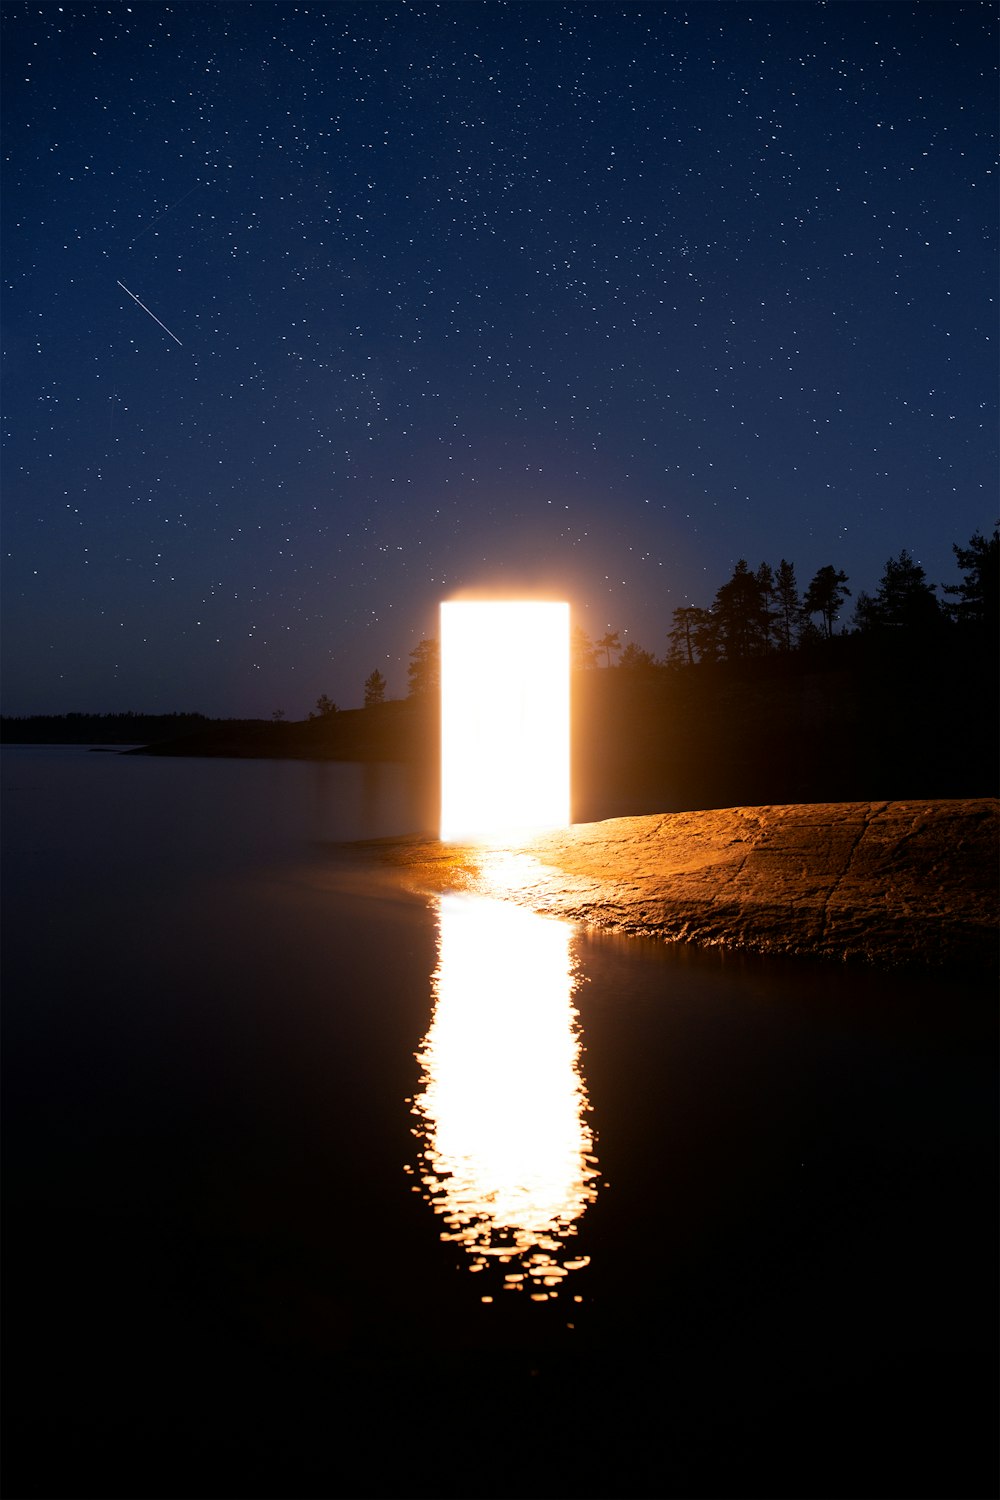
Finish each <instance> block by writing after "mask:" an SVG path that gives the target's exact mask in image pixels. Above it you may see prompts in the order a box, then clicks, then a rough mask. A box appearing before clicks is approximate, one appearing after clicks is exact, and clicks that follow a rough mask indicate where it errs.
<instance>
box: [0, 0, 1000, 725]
mask: <svg viewBox="0 0 1000 1500" xmlns="http://www.w3.org/2000/svg"><path fill="white" fill-rule="evenodd" d="M2 26H3V50H2V92H0V108H2V114H3V120H2V124H3V143H4V156H3V200H2V202H3V219H2V234H3V242H2V249H3V263H2V271H3V303H2V319H3V357H4V376H5V379H4V398H3V418H4V450H3V475H2V477H3V529H2V547H3V581H4V587H3V611H4V655H3V707H4V711H5V712H7V713H13V714H23V713H35V712H62V711H70V710H80V711H93V712H102V711H103V712H111V711H121V710H125V709H134V710H136V711H141V712H169V711H174V710H177V711H181V710H184V711H187V710H198V711H201V712H203V713H207V714H210V715H213V716H215V715H248V716H255V715H260V716H265V717H266V716H269V715H270V714H271V712H272V711H273V710H274V709H275V708H278V707H281V708H283V709H284V710H285V711H286V713H287V715H288V717H290V718H302V717H305V715H306V713H307V712H308V711H309V710H310V709H311V708H312V707H313V705H314V703H315V700H316V698H317V696H318V695H319V694H320V693H327V694H328V695H329V696H330V697H332V698H333V699H334V700H335V701H336V702H337V703H338V704H339V705H340V706H341V707H355V706H358V705H359V704H360V703H361V701H362V696H363V683H364V679H365V677H366V676H367V675H368V673H369V672H371V671H372V670H373V669H374V668H376V667H377V668H379V670H381V671H382V673H383V674H384V675H385V677H386V678H387V680H388V687H389V695H390V696H403V695H404V694H405V692H406V685H407V678H406V666H407V662H408V658H409V653H410V651H411V650H412V649H413V647H414V646H415V645H416V644H417V642H418V641H419V640H421V639H422V638H423V637H425V636H427V635H431V634H434V633H435V632H436V617H437V604H438V602H439V601H440V600H441V599H442V598H447V597H450V596H453V595H455V594H456V593H458V592H460V591H463V590H474V589H486V590H490V591H492V592H499V593H501V594H514V593H517V592H520V591H521V590H527V591H530V592H535V593H537V592H543V593H547V594H549V595H550V596H551V597H554V598H568V599H569V600H570V602H571V604H572V606H573V611H574V620H575V622H577V623H579V624H581V625H582V626H583V628H584V629H585V630H586V631H587V632H588V634H590V635H591V636H598V635H601V634H603V633H604V631H605V630H607V629H608V628H614V629H617V630H619V631H620V632H621V634H622V639H623V640H624V641H629V640H631V641H635V642H636V643H637V644H639V645H641V646H643V647H645V648H646V649H647V650H650V651H653V652H654V653H655V654H656V655H662V654H663V653H664V652H665V650H666V644H667V642H666V637H667V631H668V630H669V628H670V620H671V614H672V611H673V610H674V609H675V608H677V607H678V606H680V605H684V604H701V605H705V606H707V605H708V604H710V603H711V601H712V598H713V596H714V594H715V591H716V589H717V588H718V587H719V586H720V585H721V584H722V583H724V582H725V581H726V579H727V578H728V577H729V576H730V574H731V572H732V569H733V566H734V565H735V563H736V561H737V560H738V559H739V558H740V557H746V558H747V559H748V561H749V562H750V565H751V566H752V567H756V566H757V564H758V563H759V562H761V561H762V560H767V561H769V562H771V563H772V564H774V565H776V564H777V563H778V562H779V561H780V559H781V558H783V557H784V558H787V559H788V560H789V561H791V562H793V563H794V565H795V568H796V573H797V576H798V580H799V584H800V587H802V588H803V590H804V588H805V586H806V585H807V584H808V582H809V580H810V578H811V577H812V576H813V574H814V573H815V572H816V570H817V569H818V568H820V567H822V566H824V565H826V564H828V563H829V564H833V565H834V566H836V567H837V568H842V569H844V570H845V571H846V572H847V574H848V575H849V579H850V583H849V587H851V589H852V590H853V592H854V595H855V597H856V595H857V592H858V590H859V589H867V590H869V591H873V590H874V588H875V586H876V585H877V582H878V579H879V577H880V575H881V572H882V569H883V567H884V564H885V561H886V559H887V558H889V557H891V556H895V555H896V554H898V552H899V551H900V549H901V548H904V547H906V548H908V549H909V550H910V552H911V553H912V555H913V556H914V557H915V558H916V559H917V561H919V562H920V563H921V565H922V566H923V567H924V568H925V569H926V572H927V576H928V579H929V580H930V581H932V582H936V583H953V582H957V581H958V578H959V577H960V575H959V573H958V571H957V568H956V565H955V560H954V556H953V554H952V550H951V549H952V544H953V543H954V542H959V543H961V544H963V545H964V544H965V543H966V542H967V541H968V539H969V537H970V536H971V535H972V534H973V532H974V531H976V530H977V529H978V530H982V531H984V532H986V533H988V532H989V531H991V530H992V527H993V525H994V523H995V521H996V519H997V512H998V510H1000V501H998V499H997V478H998V474H997V451H996V449H997V443H996V438H997V411H996V397H997V354H996V332H997V318H996V304H995V297H996V291H997V222H996V221H997V166H996V154H997V141H996V119H997V71H996V58H997V45H996V42H997V37H996V10H995V7H994V6H993V5H991V4H978V3H974V4H965V3H958V0H956V3H943V4H938V3H933V0H918V3H916V4H909V3H891V4H883V3H865V0H857V3H837V0H834V3H828V4H823V3H811V0H801V3H798V0H796V3H780V0H779V3H771V4H757V3H754V0H747V3H738V4H729V3H725V0H723V3H701V4H672V3H661V4H642V3H639V4H616V3H601V4H575V3H565V4H563V3H547V0H540V3H508V4H504V3H498V0H467V3H459V4H455V3H444V4H437V5H435V4H423V3H415V4H403V3H395V4H379V3H372V4H353V3H345V4H336V3H327V4H305V5H298V4H291V3H278V4H275V3H256V0H248V3H232V4H231V3H209V4H205V3H189V4H183V3H182V4H160V3H155V0H154V3H141V0H136V3H132V4H128V3H124V0H116V3H112V4H107V3H105V4H99V5H90V4H72V3H64V4H58V3H38V0H31V3H21V0H8V3H4V4H3V6H2ZM842 623H849V616H845V617H843V619H842Z"/></svg>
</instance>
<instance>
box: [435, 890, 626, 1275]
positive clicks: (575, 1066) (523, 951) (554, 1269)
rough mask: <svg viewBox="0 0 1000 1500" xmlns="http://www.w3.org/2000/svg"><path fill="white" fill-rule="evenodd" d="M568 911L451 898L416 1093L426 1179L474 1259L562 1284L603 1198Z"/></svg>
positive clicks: (450, 1232)
mask: <svg viewBox="0 0 1000 1500" xmlns="http://www.w3.org/2000/svg"><path fill="white" fill-rule="evenodd" d="M571 935H572V929H571V927H570V925H569V924H568V923H565V922H562V921H559V920H557V919H555V918H551V917H539V916H537V915H536V914H535V913H533V912H529V911H525V910H522V909H521V908H519V907H517V906H514V905H511V904H509V903H507V902H503V901H496V900H493V899H492V898H489V897H484V896H474V895H468V894H462V895H448V896H443V897H441V898H440V901H439V952H438V966H437V970H436V972H435V974H434V979H433V989H434V1013H433V1018H432V1021H431V1026H430V1029H429V1031H428V1033H427V1035H426V1037H425V1038H424V1041H423V1044H422V1046H421V1048H420V1051H419V1052H418V1054H417V1057H418V1060H419V1062H420V1065H421V1069H422V1075H423V1076H422V1080H421V1083H422V1088H421V1091H420V1093H419V1094H418V1095H417V1097H416V1098H415V1100H414V1102H413V1111H414V1114H415V1115H416V1117H417V1119H418V1122H419V1124H418V1128H417V1130H416V1134H417V1136H418V1139H419V1141H420V1148H421V1149H420V1173H421V1179H420V1185H421V1191H422V1193H423V1195H424V1197H425V1199H426V1200H427V1201H428V1202H429V1203H430V1204H431V1205H432V1207H433V1208H434V1211H435V1212H436V1213H438V1214H439V1215H440V1216H441V1218H442V1220H443V1225H444V1227H443V1228H442V1231H441V1235H442V1239H444V1240H446V1241H448V1242H453V1243H456V1244H459V1245H461V1246H462V1247H463V1249H464V1250H465V1251H466V1252H467V1253H468V1255H469V1257H470V1269H471V1270H474V1271H481V1270H484V1269H485V1268H486V1267H487V1266H490V1265H491V1264H492V1265H495V1266H496V1267H497V1269H498V1271H499V1272H500V1274H501V1277H502V1285H503V1287H504V1288H505V1289H507V1290H526V1291H528V1292H529V1293H530V1294H531V1296H532V1297H533V1298H535V1299H536V1300H547V1299H548V1298H549V1297H552V1296H555V1295H556V1293H557V1292H558V1290H559V1288H560V1287H561V1286H562V1284H563V1282H564V1279H565V1277H566V1276H567V1275H568V1274H569V1273H570V1272H572V1271H575V1270H579V1269H581V1268H582V1267H583V1266H585V1265H587V1264H588V1258H587V1257H586V1256H574V1255H573V1254H572V1252H571V1249H570V1245H569V1243H568V1242H569V1241H571V1239H572V1237H573V1236H574V1235H575V1233H576V1226H577V1223H578V1221H579V1219H580V1217H581V1216H582V1214H583V1213H584V1211H585V1209H586V1208H587V1205H588V1204H589V1203H592V1202H593V1201H594V1199H595V1198H596V1196H597V1172H598V1168H597V1162H596V1158H595V1156H594V1137H593V1132H592V1130H591V1128H590V1125H589V1124H588V1121H587V1114H588V1110H589V1105H588V1103H587V1096H586V1088H585V1084H584V1081H583V1078H582V1076H581V1071H580V1050H581V1044H580V1035H579V1030H578V1026H577V1017H576V1011H575V1009H574V1007H573V1003H572V992H573V987H574V982H575V973H574V964H573V960H572V956H571V953H570V939H571Z"/></svg>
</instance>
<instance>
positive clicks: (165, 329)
mask: <svg viewBox="0 0 1000 1500" xmlns="http://www.w3.org/2000/svg"><path fill="white" fill-rule="evenodd" d="M118 285H119V286H120V287H121V289H122V291H123V292H128V294H129V296H130V297H131V298H132V301H133V302H136V303H138V305H139V306H140V307H141V308H142V310H143V312H144V313H149V316H150V317H151V318H152V320H153V322H154V323H160V320H159V318H158V317H157V316H156V314H155V313H154V312H149V308H148V307H147V306H146V304H145V302H139V299H138V297H137V296H136V295H135V292H129V291H128V287H127V286H126V285H125V283H124V281H119V283H118ZM160 327H161V328H162V329H163V332H164V333H170V329H169V328H168V327H167V325H166V323H160ZM170 337H171V338H172V339H173V341H174V343H175V344H181V341H180V339H179V338H178V337H177V335H176V333H170ZM181 348H182V349H183V348H184V345H183V344H181Z"/></svg>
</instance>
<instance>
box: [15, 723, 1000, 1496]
mask: <svg viewBox="0 0 1000 1500" xmlns="http://www.w3.org/2000/svg"><path fill="white" fill-rule="evenodd" d="M3 776H4V822H3V830H4V847H5V861H4V865H5V868H4V876H5V878H4V918H5V921H4V933H5V938H4V949H5V962H4V993H5V1039H6V1045H5V1052H4V1056H5V1062H6V1069H5V1074H6V1082H5V1112H6V1130H5V1139H6V1178H5V1180H6V1207H7V1216H6V1225H7V1252H8V1253H7V1274H6V1281H5V1284H6V1293H7V1352H8V1395H7V1408H8V1426H7V1439H6V1442H7V1452H8V1457H7V1465H8V1485H7V1492H8V1493H10V1494H11V1495H25V1496H27V1495H70V1494H72V1495H76V1496H82V1495H105V1496H111V1495H133V1496H141V1495H164V1496H166V1495H174V1496H177V1495H234V1496H236V1495H247V1496H249V1495H261V1496H279V1495H280V1496H286V1495H287V1496H294V1495H303V1496H305V1495H310V1496H312V1495H316V1496H319V1495H386V1496H410V1495H413V1496H422V1495H427V1496H449V1495H454V1496H478V1495H482V1496H492V1495H497V1496H504V1495H510V1496H514V1495H517V1496H534V1495H538V1496H551V1495H567V1496H585V1495H595V1496H596V1495H601V1496H605V1495H621V1496H646V1495H650V1496H652V1495H733V1496H736V1495H757V1494H759V1495H779V1494H787V1495H803V1496H804V1495H895V1494H899V1495H922V1494H924V1495H944V1494H955V1495H958V1494H962V1495H969V1496H972V1495H978V1494H983V1495H986V1494H990V1493H993V1492H994V1490H995V1474H994V1472H993V1464H994V1458H993V1455H994V1451H995V1448H994V1442H993V1432H992V1411H993V1409H994V1402H993V1396H994V1389H993V1387H994V1378H993V1377H994V1365H995V1362H994V1358H993V1352H994V1329H995V1302H994V1293H993V1284H994V1277H993V1265H994V1257H995V1249H996V1235H995V1206H996V1198H995V1187H994V1182H995V1167H996V1161H995V1151H994V1135H995V1124H994V1122H995V1108H996V1098H995V1086H994V1072H995V1068H994V1059H995V1034H994V1031H993V1023H992V996H991V995H989V994H987V993H983V992H978V991H977V990H976V989H975V988H970V987H969V986H968V985H962V984H958V983H948V982H945V981H939V982H936V983H934V984H930V983H927V984H918V983H916V982H914V981H912V980H911V981H909V982H908V983H906V984H902V983H899V982H896V981H891V982H890V981H887V980H886V979H884V978H876V977H874V976H869V975H864V974H861V975H851V976H847V975H844V974H842V973H840V972H839V971H835V970H825V969H817V968H815V967H808V968H802V967H798V966H794V965H779V964H764V963H752V962H747V961H739V960H734V959H732V958H729V959H723V958H721V957H719V956H717V955H696V954H690V953H684V952H672V951H670V950H666V949H662V948H659V947H657V946H655V945H653V944H648V943H642V942H639V941H628V940H621V939H614V938H610V937H607V936H604V937H602V936H594V935H590V936H588V935H585V934H582V933H580V932H578V931H575V930H573V929H572V928H570V927H569V926H567V925H566V924H564V923H561V922H556V921H553V920H550V919H543V918H537V917H534V916H532V915H531V914H529V913H525V912H522V911H520V910H518V909H516V908H514V907H512V906H510V905H508V904H506V903H503V902H492V901H489V900H486V899H474V898H470V897H446V898H443V899H441V900H432V899H427V900H426V901H425V900H421V899H418V898H416V897H413V896H407V895H405V894H403V893H402V892H397V891H395V890H393V889H391V888H390V887H388V886H386V885H384V884H380V883H379V881H378V879H377V878H376V877H374V876H371V877H369V875H368V874H366V872H365V868H364V866H363V864H360V863H359V861H358V860H357V858H356V857H353V858H352V857H348V856H347V855H345V852H344V850H343V848H341V847H338V846H339V845H342V844H343V842H344V841H350V840H356V839H367V838H372V837H383V836H389V835H393V834H397V833H406V832H413V831H418V830H419V829H420V826H421V821H422V819H421V815H420V812H419V809H418V803H417V801H416V800H415V798H414V788H413V787H412V786H410V785H409V784H408V781H407V776H406V773H405V771H404V770H403V768H400V767H392V766H382V767H363V766H356V765H332V764H310V763H297V762H267V761H261V762H241V761H210V760H206V761H194V760H168V759H162V760H161V759H151V758H149V759H147V758H142V757H127V756H120V755H115V754H105V753H90V752H88V751H86V750H83V749H77V748H68V747H52V748H33V747H8V748H6V749H5V750H4V751H3ZM15 1374H16V1378H15Z"/></svg>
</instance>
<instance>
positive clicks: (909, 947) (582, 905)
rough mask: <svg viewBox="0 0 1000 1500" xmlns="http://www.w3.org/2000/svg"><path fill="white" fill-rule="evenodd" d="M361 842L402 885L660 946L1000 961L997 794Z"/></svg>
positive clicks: (867, 959)
mask: <svg viewBox="0 0 1000 1500" xmlns="http://www.w3.org/2000/svg"><path fill="white" fill-rule="evenodd" d="M359 847H363V848H364V850H365V851H366V857H367V856H370V854H371V853H372V852H373V851H374V852H375V854H376V857H377V858H378V860H379V862H380V863H382V864H383V865H388V866H390V867H392V868H393V870H394V871H395V872H396V873H397V875H398V876H399V877H400V878H402V880H403V881H404V883H405V884H406V885H407V886H408V887H409V888H411V889H414V890H419V891H423V892H428V893H429V892H437V893H440V892H443V891H458V890H466V891H473V892H479V893H483V894H489V895H493V896H500V897H503V898H504V899H508V900H512V901H516V902H519V903H520V904H522V905H524V906H527V907H530V908H531V909H533V910H535V911H537V912H541V913H548V914H551V915H553V916H559V917H563V918H566V919H568V920H571V921H573V922H578V923H582V924H584V925H588V926H592V927H599V928H604V929H607V930H611V931H615V932H623V933H629V934H635V935H639V936H643V937H649V938H654V939H657V940H659V941H663V942H683V943H693V944H697V945H700V946H704V947H721V948H728V949H734V950H743V951H751V952H755V953H763V954H784V955H795V956H798V957H810V958H815V959H823V960H833V961H837V962H843V963H858V964H865V965H869V966H875V967H885V968H921V969H925V970H935V969H936V970H947V971H949V972H955V973H961V972H969V973H976V974H986V975H988V974H990V973H996V972H997V969H998V955H1000V943H998V933H1000V882H998V854H1000V802H998V801H997V800H996V799H994V798H964V799H959V800H946V801H887V802H833V803H819V804H797V805H791V806H766V807H733V808H725V809H713V810H711V811H707V812H682V813H672V814H664V815H659V816H656V815H654V816H648V817H629V818H613V819H609V820H608V821H606V822H601V823H583V824H577V825H575V826H573V827H571V828H568V829H565V830H561V831H559V832H555V833H547V834H543V835H539V836H535V837H531V838H527V839H526V840H525V841H523V842H518V843H507V844H504V845H503V846H499V845H457V844H442V843H440V842H438V841H436V840H432V839H428V838H413V839H397V840H385V841H381V842H378V843H376V844H370V845H365V846H359Z"/></svg>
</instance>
